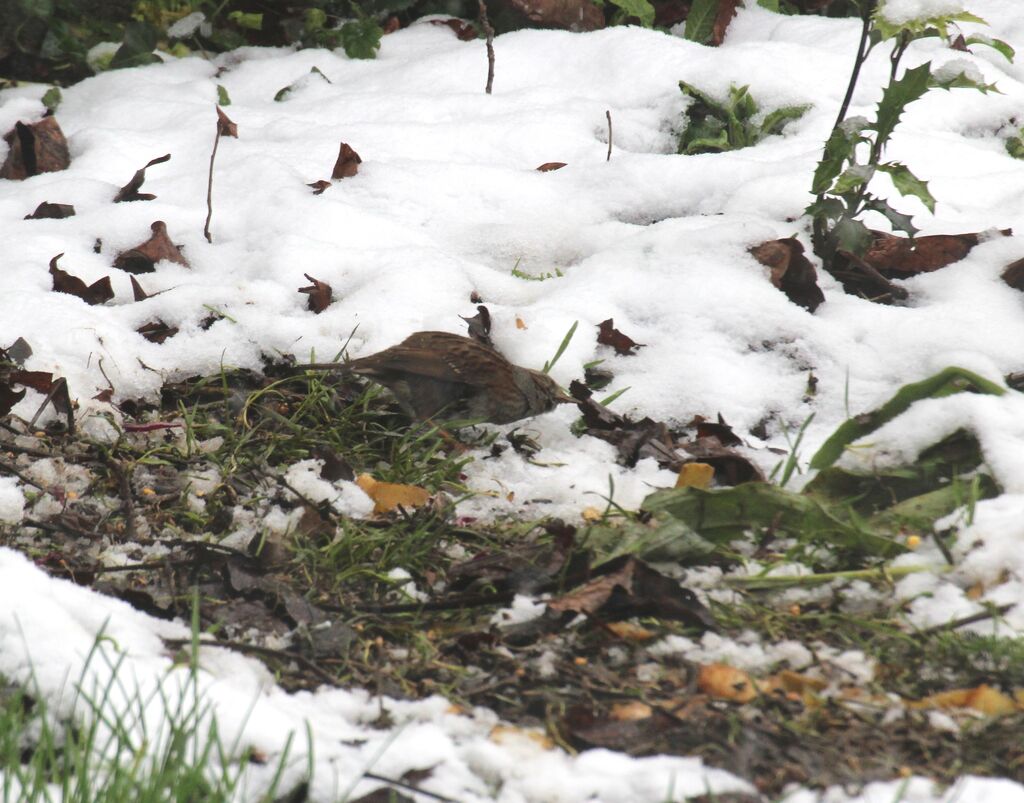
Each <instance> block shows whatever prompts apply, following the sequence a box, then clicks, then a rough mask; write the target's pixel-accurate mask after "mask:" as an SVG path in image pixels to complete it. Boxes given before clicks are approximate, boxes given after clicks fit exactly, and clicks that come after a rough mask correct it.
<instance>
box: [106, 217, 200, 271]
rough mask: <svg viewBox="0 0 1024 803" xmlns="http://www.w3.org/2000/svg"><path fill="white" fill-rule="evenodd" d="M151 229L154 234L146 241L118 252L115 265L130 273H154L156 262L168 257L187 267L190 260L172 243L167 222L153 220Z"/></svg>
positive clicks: (169, 259) (171, 260)
mask: <svg viewBox="0 0 1024 803" xmlns="http://www.w3.org/2000/svg"><path fill="white" fill-rule="evenodd" d="M150 229H151V230H152V231H153V236H152V237H150V238H149V239H148V240H146V242H144V243H141V244H139V245H137V246H135V247H134V248H129V249H128V250H127V251H122V252H121V253H120V254H118V255H117V258H116V259H115V260H114V267H115V268H119V269H120V270H123V271H127V272H128V273H135V274H139V273H152V272H153V271H154V270H156V263H157V262H159V261H160V260H162V259H166V260H168V261H170V262H177V263H178V264H179V265H184V266H185V267H186V268H187V267H188V260H186V259H185V257H183V256H182V255H181V251H180V250H179V249H178V246H176V245H175V244H174V243H172V242H171V238H170V237H168V236H167V224H166V223H164V222H163V221H162V220H157V221H154V222H153V224H152V225H151V226H150Z"/></svg>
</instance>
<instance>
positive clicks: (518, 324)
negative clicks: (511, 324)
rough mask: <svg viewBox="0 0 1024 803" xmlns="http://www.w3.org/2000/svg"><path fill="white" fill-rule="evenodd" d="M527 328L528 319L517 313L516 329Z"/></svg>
mask: <svg viewBox="0 0 1024 803" xmlns="http://www.w3.org/2000/svg"><path fill="white" fill-rule="evenodd" d="M525 328H526V321H524V320H523V319H522V318H520V317H519V316H518V315H517V316H516V329H525Z"/></svg>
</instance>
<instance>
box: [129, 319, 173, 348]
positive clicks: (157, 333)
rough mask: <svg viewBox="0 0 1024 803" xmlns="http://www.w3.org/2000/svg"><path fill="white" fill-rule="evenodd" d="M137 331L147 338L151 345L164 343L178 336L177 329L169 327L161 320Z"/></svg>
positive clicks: (143, 326)
mask: <svg viewBox="0 0 1024 803" xmlns="http://www.w3.org/2000/svg"><path fill="white" fill-rule="evenodd" d="M135 331H136V332H138V333H139V334H140V335H142V336H143V337H144V338H146V340H148V341H149V342H150V343H163V342H164V341H165V340H167V339H168V338H170V337H174V336H175V335H176V334H178V329H177V327H174V326H168V325H167V324H166V323H164V322H163V321H161V320H159V319H158V320H155V321H151V322H150V323H147V324H144V325H142V326H140V327H139V328H138V329H136V330H135Z"/></svg>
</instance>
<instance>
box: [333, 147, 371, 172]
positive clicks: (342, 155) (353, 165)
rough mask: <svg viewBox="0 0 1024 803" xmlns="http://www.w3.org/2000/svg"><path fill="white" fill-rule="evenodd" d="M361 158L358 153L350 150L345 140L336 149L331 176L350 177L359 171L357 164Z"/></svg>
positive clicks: (360, 162)
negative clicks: (336, 155) (335, 158)
mask: <svg viewBox="0 0 1024 803" xmlns="http://www.w3.org/2000/svg"><path fill="white" fill-rule="evenodd" d="M362 162H363V160H362V159H361V158H360V157H359V154H358V153H356V152H355V151H354V150H352V147H351V146H350V145H349V144H348V143H347V142H342V143H341V148H340V149H339V150H338V160H337V161H336V162H335V163H334V170H332V171H331V178H352V176H354V175H355V174H356V173H358V172H359V165H360V164H362Z"/></svg>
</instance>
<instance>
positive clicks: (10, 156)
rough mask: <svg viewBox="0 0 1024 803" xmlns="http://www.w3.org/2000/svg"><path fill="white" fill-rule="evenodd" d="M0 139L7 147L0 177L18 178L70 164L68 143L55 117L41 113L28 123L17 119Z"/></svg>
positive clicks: (0, 169) (47, 171)
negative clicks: (44, 115)
mask: <svg viewBox="0 0 1024 803" xmlns="http://www.w3.org/2000/svg"><path fill="white" fill-rule="evenodd" d="M4 142H6V143H7V144H8V145H10V150H9V151H8V152H7V158H6V159H5V160H4V163H3V166H2V167H0V178H9V179H12V180H14V181H21V180H22V179H26V178H28V177H29V176H35V175H38V174H39V173H54V172H56V171H58V170H64V169H65V168H67V167H68V165H70V164H71V154H70V152H69V151H68V143H67V140H66V139H64V132H63V131H61V130H60V125H59V124H58V123H57V118H56V117H44V118H43V119H42V120H40V121H38V122H36V123H31V124H29V125H26V124H25V123H22V122H17V123H15V124H14V129H13V130H11V131H8V132H7V133H6V134H4Z"/></svg>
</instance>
